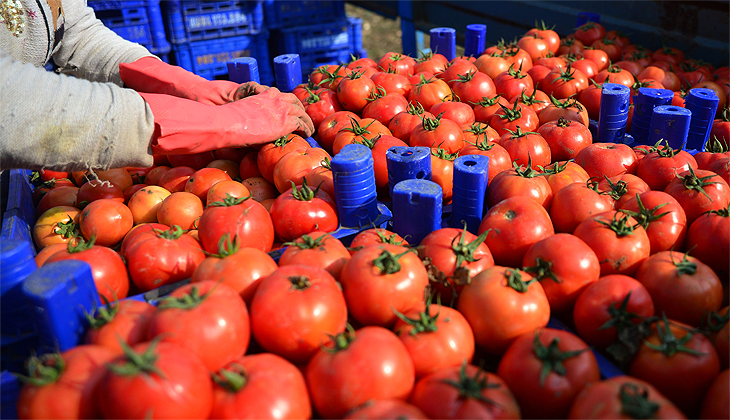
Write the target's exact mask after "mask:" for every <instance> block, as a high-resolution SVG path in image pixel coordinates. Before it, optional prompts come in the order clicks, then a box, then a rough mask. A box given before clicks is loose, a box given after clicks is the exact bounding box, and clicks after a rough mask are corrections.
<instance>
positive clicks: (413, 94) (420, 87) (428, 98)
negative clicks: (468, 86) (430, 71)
mask: <svg viewBox="0 0 730 420" xmlns="http://www.w3.org/2000/svg"><path fill="white" fill-rule="evenodd" d="M450 95H451V88H450V87H449V85H448V84H446V82H444V81H443V80H441V79H437V78H435V77H432V78H430V79H426V77H425V76H423V75H422V76H421V80H420V81H419V82H418V83H416V84H414V85H413V88H412V89H411V91H410V92H409V93H408V101H409V102H413V101H416V102H418V103H420V104H421V105H423V109H425V110H426V111H429V112H430V111H431V107H432V106H434V105H436V104H437V103H439V102H443V101H444V100H446V98H448V97H449V96H450Z"/></svg>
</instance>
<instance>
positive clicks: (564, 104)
mask: <svg viewBox="0 0 730 420" xmlns="http://www.w3.org/2000/svg"><path fill="white" fill-rule="evenodd" d="M550 102H552V104H553V106H554V107H555V108H561V109H568V108H573V107H574V108H575V109H577V110H578V111H583V106H582V105H581V104H580V103H579V102H578V100H577V99H575V98H572V97H571V98H567V99H565V100H564V101H561V100H560V99H556V98H555V97H554V96H553V94H552V93H551V94H550Z"/></svg>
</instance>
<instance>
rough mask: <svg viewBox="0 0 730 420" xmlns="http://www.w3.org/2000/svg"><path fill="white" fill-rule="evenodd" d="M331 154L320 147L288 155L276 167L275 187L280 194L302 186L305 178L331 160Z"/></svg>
mask: <svg viewBox="0 0 730 420" xmlns="http://www.w3.org/2000/svg"><path fill="white" fill-rule="evenodd" d="M330 158H331V157H330V155H329V153H327V152H326V151H325V150H324V149H322V148H319V147H310V148H308V149H304V150H300V151H295V152H290V153H287V154H286V155H284V156H282V157H281V159H279V161H278V162H276V165H275V166H274V185H275V186H276V189H277V190H278V191H279V192H284V191H287V190H289V189H291V188H292V187H293V186H296V185H302V182H303V180H304V176H305V175H307V174H308V173H309V172H310V171H311V170H312V169H314V168H316V167H318V166H319V165H320V162H322V161H323V160H324V159H330Z"/></svg>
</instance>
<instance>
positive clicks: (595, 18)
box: [575, 12, 601, 26]
mask: <svg viewBox="0 0 730 420" xmlns="http://www.w3.org/2000/svg"><path fill="white" fill-rule="evenodd" d="M588 22H596V23H601V15H600V13H595V12H580V13H578V19H577V20H576V22H575V26H582V25H584V24H586V23H588Z"/></svg>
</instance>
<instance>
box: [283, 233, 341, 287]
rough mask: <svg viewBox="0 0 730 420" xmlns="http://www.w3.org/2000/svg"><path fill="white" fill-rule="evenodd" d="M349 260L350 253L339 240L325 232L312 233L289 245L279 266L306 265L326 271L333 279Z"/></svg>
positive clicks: (337, 276)
mask: <svg viewBox="0 0 730 420" xmlns="http://www.w3.org/2000/svg"><path fill="white" fill-rule="evenodd" d="M349 259H350V252H349V251H348V250H347V248H345V246H344V245H343V244H342V242H340V240H339V239H337V238H335V237H333V236H331V235H330V234H328V233H325V232H319V231H314V232H311V233H310V234H308V235H303V236H301V237H299V238H296V239H295V240H294V241H293V242H291V243H289V246H288V247H287V248H286V250H285V251H284V253H283V254H281V257H280V258H279V265H280V266H282V267H283V266H286V265H306V266H309V267H317V268H320V269H323V270H327V272H328V273H330V274H331V275H332V277H334V278H335V279H338V278H339V277H340V272H341V271H342V267H344V265H345V263H346V262H347V260H349Z"/></svg>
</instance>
